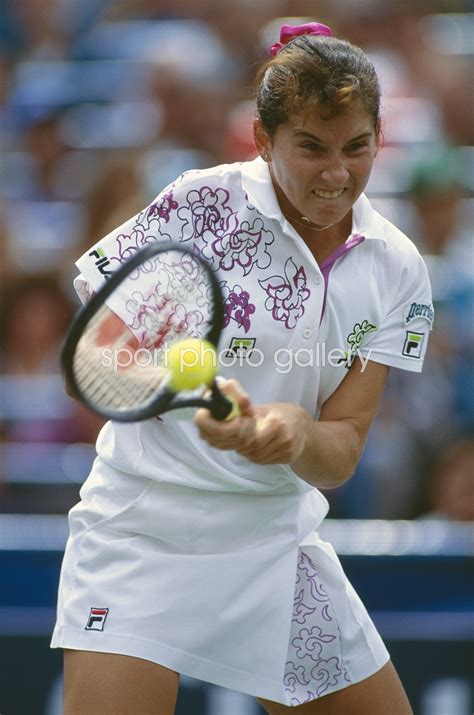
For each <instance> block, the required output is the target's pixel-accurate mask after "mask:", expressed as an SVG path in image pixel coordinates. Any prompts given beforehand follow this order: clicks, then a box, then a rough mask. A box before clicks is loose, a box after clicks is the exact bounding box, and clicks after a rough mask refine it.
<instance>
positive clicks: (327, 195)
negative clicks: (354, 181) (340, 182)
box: [314, 189, 344, 199]
mask: <svg viewBox="0 0 474 715" xmlns="http://www.w3.org/2000/svg"><path fill="white" fill-rule="evenodd" d="M314 193H315V194H316V196H320V197H321V198H322V199H337V197H338V196H341V195H342V194H343V193H344V189H339V191H323V190H322V189H315V191H314Z"/></svg>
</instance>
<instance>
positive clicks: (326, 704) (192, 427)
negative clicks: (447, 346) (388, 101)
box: [52, 23, 433, 715]
mask: <svg viewBox="0 0 474 715" xmlns="http://www.w3.org/2000/svg"><path fill="white" fill-rule="evenodd" d="M380 124H381V119H380V90H379V83H378V80H377V76H376V73H375V70H374V68H373V66H372V64H371V63H370V61H369V60H368V58H367V57H366V56H365V55H364V53H363V52H362V51H361V50H360V49H358V48H357V47H355V46H353V45H351V44H350V43H349V42H346V41H344V40H341V39H337V38H335V37H334V36H332V33H331V30H330V29H329V28H328V27H326V26H324V25H320V24H318V23H309V24H306V25H302V26H296V27H291V26H283V27H282V29H281V37H280V42H278V43H276V44H275V45H274V46H273V47H272V49H271V57H270V59H269V60H268V61H267V62H266V63H265V64H264V65H263V66H262V68H261V69H260V71H259V75H258V79H257V115H256V119H255V124H254V131H255V142H256V147H257V149H258V154H259V156H258V157H257V158H256V159H255V160H254V161H250V162H243V163H236V164H231V165H224V166H219V167H215V168H212V169H208V170H203V171H190V172H186V173H185V174H183V175H182V176H180V177H179V178H178V179H177V180H176V181H175V182H174V183H173V184H172V185H171V186H169V187H167V188H166V189H165V190H164V191H163V192H162V193H161V194H160V195H159V196H158V197H157V199H156V200H155V201H154V202H153V203H152V204H151V205H150V206H149V207H147V208H146V209H145V210H144V211H143V212H142V213H140V214H138V215H137V216H135V217H134V218H132V219H131V220H130V221H128V222H126V223H125V224H124V225H123V226H121V227H120V228H118V229H117V230H116V231H113V232H112V233H111V234H109V235H108V236H106V237H105V238H104V239H103V240H102V241H100V242H99V243H98V244H97V245H96V246H94V247H93V248H91V250H90V251H88V252H87V254H86V255H84V256H83V257H82V258H80V259H79V261H78V263H77V266H78V269H79V271H80V275H79V276H78V278H77V279H76V287H77V290H78V292H79V295H80V296H81V297H82V299H83V300H84V301H86V300H87V298H88V296H90V294H91V293H92V292H96V291H97V290H99V288H100V287H101V285H103V283H104V280H105V278H106V277H107V275H108V274H109V273H110V272H111V271H114V270H115V269H116V268H118V267H119V266H120V265H121V264H123V262H124V261H125V260H126V259H127V258H129V257H130V256H131V255H133V254H134V252H136V251H137V250H138V249H139V248H140V247H141V246H143V245H146V244H147V243H150V242H152V241H170V240H172V241H175V242H182V243H183V245H186V246H190V247H192V248H193V249H194V250H195V251H196V252H197V253H199V255H200V256H201V257H204V258H205V259H206V260H207V261H208V262H209V264H210V265H211V266H212V268H213V269H215V271H216V275H218V277H219V281H220V285H221V288H222V290H223V293H224V297H225V316H226V317H225V328H224V331H223V334H222V338H221V345H222V348H223V349H222V350H221V351H220V358H221V365H220V371H221V373H222V377H223V381H222V383H221V386H222V389H223V390H224V391H225V392H227V394H229V395H232V396H233V397H234V398H235V399H236V400H237V402H238V404H239V407H240V413H241V414H240V416H238V417H237V418H235V419H234V420H231V421H228V422H218V421H217V420H215V419H213V418H212V417H211V415H210V413H209V412H208V411H207V410H205V409H199V410H198V411H197V412H196V413H195V415H194V418H193V419H188V418H185V416H184V415H183V416H182V419H180V418H179V411H176V413H174V415H176V416H173V417H168V415H166V414H164V415H163V417H162V418H161V419H156V418H152V419H148V420H145V421H142V422H136V423H131V424H124V423H119V422H115V421H110V422H108V423H107V424H106V425H105V427H104V428H103V430H102V431H101V433H100V435H99V438H98V442H97V455H98V456H97V459H96V461H95V463H94V466H93V468H92V472H91V475H90V476H89V478H88V479H87V481H86V483H85V484H84V486H83V488H82V490H81V501H80V503H79V504H78V505H77V506H75V507H74V508H73V509H72V510H71V512H70V516H69V521H70V538H69V541H68V544H67V548H66V553H65V557H64V563H63V568H62V575H61V583H60V589H59V605H58V617H57V624H56V628H55V631H54V635H53V641H52V646H53V647H60V648H63V649H65V706H64V707H65V709H64V712H65V714H66V715H72V714H73V713H74V714H75V713H101V715H107V714H109V713H110V714H112V713H113V715H117V714H118V713H132V712H133V713H137V714H138V713H141V714H143V715H144V714H145V713H146V714H150V715H151V714H152V713H156V714H159V715H170V714H171V713H173V711H174V707H175V701H176V693H177V688H178V683H179V674H181V673H183V674H187V675H189V676H192V677H196V678H199V679H201V680H205V681H208V682H210V683H215V684H218V685H221V686H224V687H228V688H232V689H235V690H239V691H242V692H244V693H249V694H251V695H254V696H255V697H257V698H258V699H259V701H260V703H261V704H262V705H263V707H264V708H265V710H266V711H267V712H268V713H270V714H271V715H277V714H281V713H284V712H287V711H289V710H290V709H291V712H293V711H294V712H295V713H296V712H298V713H299V712H301V713H308V714H310V713H311V714H312V715H313V714H314V715H316V714H319V713H324V714H325V715H329V714H330V713H338V714H339V713H341V714H344V715H346V714H347V713H351V715H367V713H370V715H388V713H390V715H407V714H408V713H411V712H412V711H411V708H410V705H409V703H408V700H407V697H406V695H405V693H404V690H403V687H402V685H401V684H400V681H399V679H398V676H397V674H396V672H395V670H394V667H393V665H392V664H391V661H390V657H389V654H388V652H387V650H386V648H385V646H384V644H383V642H382V640H381V638H380V636H379V634H378V633H377V630H376V629H375V627H374V625H373V623H372V621H371V619H370V618H369V616H368V614H367V611H366V610H365V608H364V606H363V604H362V603H361V601H360V599H359V597H358V596H357V594H356V593H355V591H354V589H353V588H352V586H351V584H350V583H349V582H348V580H347V578H346V576H345V574H344V572H343V570H342V568H341V565H340V563H339V561H338V558H337V556H336V554H335V552H334V550H333V548H332V547H331V546H330V545H329V544H328V543H326V542H324V541H322V540H321V539H320V538H319V536H318V533H317V528H318V526H319V525H320V524H321V522H322V520H323V519H324V517H325V516H326V513H327V510H328V504H327V501H326V499H325V497H324V496H323V495H322V493H321V492H320V491H319V488H332V487H337V486H339V485H341V484H342V483H344V482H345V481H346V480H347V479H349V478H350V476H351V475H352V474H353V473H354V470H355V468H356V465H357V463H358V460H359V458H360V455H361V452H362V450H363V446H364V442H365V440H366V437H367V433H368V430H369V427H370V424H371V422H372V420H373V418H374V415H375V413H376V410H377V407H378V404H379V401H380V398H381V394H382V390H383V386H384V383H385V380H386V377H387V373H388V370H389V368H390V367H391V366H392V367H398V368H402V369H406V370H412V371H415V372H419V371H420V370H421V366H422V362H423V358H424V354H425V351H426V345H427V341H428V333H429V329H430V327H431V322H432V318H433V310H432V307H431V295H430V286H429V281H428V277H427V271H426V268H425V265H424V263H423V261H422V259H421V257H420V255H419V253H418V251H417V250H416V248H415V246H414V245H413V244H412V243H411V241H410V240H409V239H408V238H407V237H406V236H405V235H403V234H402V233H401V232H400V231H399V230H398V229H397V228H395V227H394V226H393V225H392V224H391V223H389V222H388V221H387V220H385V219H384V218H383V217H382V216H380V215H379V214H378V213H377V212H376V211H374V210H373V208H372V207H371V205H370V203H369V201H368V199H367V198H366V197H365V196H364V194H363V190H364V187H365V186H366V184H367V181H368V179H369V176H370V172H371V169H372V165H373V162H374V158H375V156H376V154H377V150H378V147H379V143H380ZM141 280H143V281H145V280H146V274H145V273H143V274H142V275H141V277H138V278H137V287H138V286H139V285H140V281H141ZM132 298H133V299H134V297H133V296H132ZM132 298H131V297H130V296H127V295H125V296H123V297H122V299H123V301H127V300H131V299H132ZM177 417H178V418H177ZM257 420H258V429H257V428H256V425H257Z"/></svg>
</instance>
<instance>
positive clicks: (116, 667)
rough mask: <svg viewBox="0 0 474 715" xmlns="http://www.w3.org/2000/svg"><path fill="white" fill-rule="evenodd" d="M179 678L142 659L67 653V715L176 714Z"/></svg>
mask: <svg viewBox="0 0 474 715" xmlns="http://www.w3.org/2000/svg"><path fill="white" fill-rule="evenodd" d="M178 685H179V675H178V673H175V672H174V671H173V670H168V668H164V667H163V666H161V665H157V664H156V663H151V662H150V661H148V660H142V659H141V658H132V657H131V656H128V655H117V654H115V653H96V652H91V651H81V650H65V651H64V715H136V713H140V714H141V715H173V713H174V708H175V704H176V697H177V693H178Z"/></svg>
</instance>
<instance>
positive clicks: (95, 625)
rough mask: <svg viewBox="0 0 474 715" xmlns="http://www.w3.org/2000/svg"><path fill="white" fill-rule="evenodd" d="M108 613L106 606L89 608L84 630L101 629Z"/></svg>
mask: <svg viewBox="0 0 474 715" xmlns="http://www.w3.org/2000/svg"><path fill="white" fill-rule="evenodd" d="M108 613H109V609H108V608H91V610H90V613H89V619H88V621H87V625H86V627H85V630H86V631H103V630H104V626H105V620H106V618H107V615H108Z"/></svg>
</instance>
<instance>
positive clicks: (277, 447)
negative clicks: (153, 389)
mask: <svg viewBox="0 0 474 715" xmlns="http://www.w3.org/2000/svg"><path fill="white" fill-rule="evenodd" d="M361 367H362V365H361V363H360V361H359V360H358V359H356V360H355V361H354V363H353V365H352V367H351V368H350V370H349V372H348V374H347V375H346V377H345V378H344V380H343V381H342V383H341V384H340V386H339V387H338V389H337V390H336V392H335V393H334V394H333V395H331V397H330V398H329V399H328V400H327V401H326V402H325V404H324V405H323V408H322V410H321V414H320V417H319V420H314V419H313V418H312V417H311V415H309V414H308V412H306V410H304V409H303V408H302V407H299V406H298V405H294V404H291V403H281V402H276V403H269V404H265V405H255V406H252V405H251V404H250V400H249V397H248V395H246V394H245V393H244V392H243V390H242V388H241V387H240V385H239V384H238V383H236V382H234V381H230V383H229V386H228V387H227V390H228V391H229V392H230V393H231V394H233V395H234V396H236V397H237V399H238V401H241V410H242V416H241V417H238V418H237V419H236V420H233V421H232V422H229V423H216V421H215V420H212V418H210V417H209V413H208V412H207V410H199V412H198V413H197V414H196V418H195V420H196V424H197V425H198V427H199V430H200V433H201V437H202V438H203V439H206V440H207V441H208V442H209V443H210V444H211V445H212V446H214V447H217V448H218V449H234V450H236V451H237V452H238V453H239V454H242V455H243V456H245V457H247V459H249V460H250V461H252V462H255V463H256V464H289V465H290V466H291V468H292V469H293V470H294V471H295V472H296V474H298V476H300V477H301V478H302V479H304V480H305V481H307V482H309V483H310V484H313V485H314V486H319V487H324V488H331V487H336V486H339V485H340V484H342V483H344V482H345V481H347V479H349V478H350V477H351V476H352V474H353V473H354V471H355V469H356V466H357V463H358V461H359V459H360V456H361V454H362V450H363V448H364V445H365V441H366V439H367V434H368V431H369V428H370V425H371V423H372V420H373V419H374V416H375V414H376V412H377V408H378V405H379V402H380V398H381V396H382V391H383V387H384V384H385V380H386V377H387V374H388V370H389V368H388V367H386V366H385V365H381V364H379V363H375V362H369V363H368V364H367V367H366V369H365V371H364V372H362V371H361ZM256 419H258V420H259V422H260V428H259V429H258V430H255V424H256Z"/></svg>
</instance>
